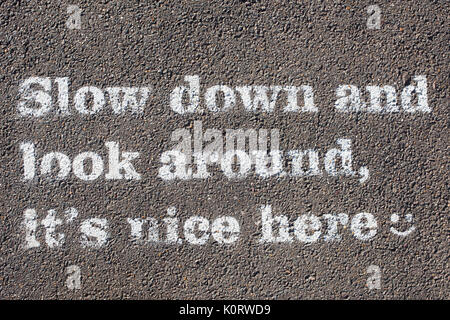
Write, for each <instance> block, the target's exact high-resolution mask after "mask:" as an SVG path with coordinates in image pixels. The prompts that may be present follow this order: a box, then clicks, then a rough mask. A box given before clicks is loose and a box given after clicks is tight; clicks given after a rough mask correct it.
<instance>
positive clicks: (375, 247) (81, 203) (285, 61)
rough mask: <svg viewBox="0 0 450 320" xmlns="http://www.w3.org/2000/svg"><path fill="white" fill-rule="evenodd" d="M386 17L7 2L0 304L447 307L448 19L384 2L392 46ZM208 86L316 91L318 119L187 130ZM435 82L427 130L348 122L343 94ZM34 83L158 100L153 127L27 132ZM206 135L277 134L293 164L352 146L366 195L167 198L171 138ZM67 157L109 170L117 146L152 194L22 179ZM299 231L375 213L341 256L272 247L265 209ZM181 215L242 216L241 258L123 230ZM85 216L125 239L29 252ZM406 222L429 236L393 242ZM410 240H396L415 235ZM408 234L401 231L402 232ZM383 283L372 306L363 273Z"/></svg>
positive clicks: (431, 10)
mask: <svg viewBox="0 0 450 320" xmlns="http://www.w3.org/2000/svg"><path fill="white" fill-rule="evenodd" d="M69 4H75V5H78V6H79V7H80V8H82V10H83V11H82V15H81V17H82V27H81V29H80V30H71V29H68V28H67V27H66V20H67V18H68V14H67V12H66V8H67V6H68V5H69ZM372 4H375V3H373V2H372V1H311V2H310V1H296V2H288V1H263V2H259V1H231V2H230V3H227V4H223V3H222V2H221V1H201V2H200V1H198V2H197V1H195V2H187V1H173V2H170V1H148V2H145V1H139V2H138V1H103V0H99V1H75V0H74V1H71V2H70V3H67V2H65V1H61V2H59V1H10V0H5V1H2V2H1V3H0V65H1V72H0V94H1V99H0V113H1V121H0V124H1V127H0V134H1V140H0V146H1V148H0V150H1V160H0V164H1V174H0V176H1V181H0V183H1V190H2V192H1V194H0V204H1V210H0V226H1V233H0V244H1V253H0V298H1V299H41V298H43V299H72V298H73V299H104V298H106V299H122V298H123V299H125V298H136V299H144V298H145V299H325V298H326V299H448V298H449V296H450V294H449V293H450V290H449V224H448V222H449V220H448V217H449V197H448V194H449V192H448V186H449V183H448V182H449V179H448V169H449V158H448V150H449V147H448V141H449V131H448V129H449V105H448V101H449V100H448V96H449V90H448V84H449V71H450V70H449V56H448V44H449V20H448V14H449V2H447V1H416V0H414V1H377V3H376V4H378V5H379V6H380V8H381V14H382V24H381V28H380V29H379V30H368V29H367V26H366V20H367V16H368V15H367V13H366V7H367V6H369V5H372ZM194 74H195V75H199V76H200V78H201V83H202V87H203V88H206V87H210V86H212V85H216V84H226V85H229V86H231V87H235V86H239V85H246V84H247V85H271V84H279V85H297V86H300V85H302V84H309V85H311V86H313V88H314V94H315V96H314V99H315V103H316V106H317V107H318V108H319V112H318V113H316V114H308V113H307V114H304V113H291V114H285V113H283V112H274V113H272V114H251V113H248V112H243V111H242V110H241V111H239V110H236V111H233V112H228V113H226V114H212V113H208V112H207V113H205V114H194V115H192V114H191V115H178V114H176V113H174V112H173V111H172V110H171V109H170V107H169V95H170V92H171V91H172V90H173V89H174V88H175V87H176V86H178V85H180V84H182V82H183V78H184V76H185V75H194ZM414 75H426V76H427V81H428V103H429V106H430V107H431V109H432V112H431V113H429V114H406V113H398V114H389V115H378V114H367V113H354V114H341V113H337V112H335V110H334V101H335V89H336V88H337V86H338V85H341V84H354V85H357V86H359V87H360V88H363V87H364V86H366V85H369V84H380V85H381V84H390V85H393V86H395V87H396V88H403V87H404V86H406V85H408V84H409V83H410V82H411V78H412V77H414ZM31 76H41V77H51V78H52V79H53V78H55V77H65V76H67V77H70V82H71V83H70V88H71V99H72V97H73V94H74V90H76V89H78V88H80V87H82V86H84V85H95V86H98V87H99V88H105V87H108V86H114V85H122V86H152V87H153V88H154V90H153V92H152V94H151V96H150V98H149V101H148V103H147V105H146V108H145V111H144V113H143V114H142V115H138V116H132V115H124V116H114V115H112V114H111V113H110V112H106V111H105V112H101V113H99V114H97V115H94V116H89V117H83V116H81V115H79V114H76V113H75V114H73V115H72V116H70V117H58V116H49V117H44V118H42V119H39V120H37V119H31V118H21V117H19V116H18V112H17V102H18V99H19V94H18V86H19V84H20V82H21V81H23V80H24V79H26V78H28V77H31ZM194 120H202V121H203V127H204V128H222V129H225V128H278V129H279V130H280V133H281V142H280V145H281V146H282V148H284V149H286V150H287V149H295V148H301V149H306V148H308V147H315V148H317V149H318V150H327V149H329V148H331V147H333V146H335V142H336V139H337V138H340V137H349V138H351V139H352V150H353V158H354V163H355V166H356V167H359V166H361V165H366V166H368V167H369V168H370V170H371V177H370V180H369V181H368V182H367V183H365V184H359V183H358V181H357V180H355V179H346V178H341V179H328V178H326V177H322V178H317V179H314V178H308V179H306V178H305V179H289V178H284V179H276V178H272V179H265V180H264V179H261V178H259V177H255V176H250V177H249V178H247V179H245V180H240V181H232V180H228V179H226V178H225V177H224V176H223V175H221V174H219V173H217V174H214V175H213V176H212V177H211V178H209V179H207V180H200V181H197V180H191V181H177V182H171V183H167V182H164V181H162V180H161V179H160V178H158V176H157V174H158V168H159V167H160V166H161V165H160V163H159V157H160V155H161V153H162V152H163V151H166V150H168V149H169V147H170V143H169V140H170V134H171V132H172V131H173V130H175V129H177V128H184V127H186V128H188V127H190V126H192V123H193V122H194ZM24 141H33V142H34V143H35V144H36V145H37V148H38V149H39V150H40V152H41V154H40V155H41V156H42V152H43V151H45V152H50V151H64V152H65V153H67V154H70V155H71V156H73V155H76V154H78V153H80V152H83V151H86V150H90V151H95V152H98V153H99V154H101V155H102V156H104V155H106V151H105V147H104V142H105V141H118V142H120V146H121V149H122V148H123V150H127V151H137V152H140V153H141V155H140V158H139V161H136V162H135V167H136V170H137V171H138V172H140V173H141V174H142V176H143V178H142V180H140V181H105V179H98V180H96V181H93V182H90V183H86V182H82V181H80V180H77V179H76V178H73V176H72V177H71V178H69V179H67V180H64V181H60V182H57V183H55V182H54V181H51V180H47V179H40V180H37V181H34V182H32V183H29V182H24V181H23V180H22V177H23V171H22V158H21V153H20V149H19V145H20V144H21V143H22V142H24ZM264 204H271V205H272V208H273V210H274V214H281V213H283V214H285V215H286V216H288V217H289V219H290V220H291V221H294V219H295V218H296V217H298V216H299V215H301V214H303V213H306V212H310V213H313V214H315V215H318V216H321V215H323V214H327V213H331V212H335V213H336V212H344V213H347V214H349V215H350V216H352V215H354V214H356V213H358V212H363V211H364V212H370V213H372V214H374V216H375V217H376V218H377V221H378V233H377V235H376V237H374V238H373V239H372V240H371V241H367V242H363V241H359V240H357V239H355V237H353V236H352V234H351V232H349V230H348V229H347V230H344V229H340V234H341V235H342V240H341V241H340V242H333V243H328V242H325V241H318V242H317V243H314V244H311V245H305V244H304V243H300V242H298V241H296V242H293V243H290V244H260V243H259V242H258V240H259V238H260V236H261V234H260V228H259V227H258V225H257V224H256V223H255V221H256V220H257V216H258V214H259V212H258V208H259V207H260V206H261V205H264ZM170 206H175V207H176V208H177V210H178V217H179V219H180V220H181V222H183V221H185V220H186V219H187V218H188V217H190V216H192V215H201V216H204V217H206V218H208V219H213V218H216V217H218V216H220V215H232V216H234V217H236V218H237V219H238V220H239V222H240V224H241V235H240V238H239V240H238V241H237V243H236V244H234V245H231V246H222V245H218V244H216V243H214V242H213V241H210V242H208V244H206V245H204V246H194V245H189V244H186V243H185V244H182V245H179V246H174V245H163V244H160V245H137V244H133V243H132V242H131V241H130V239H129V237H130V227H129V225H128V224H127V222H126V219H127V218H135V217H155V218H158V219H161V218H162V217H164V216H165V214H166V213H165V212H166V209H167V208H168V207H170ZM68 207H74V208H76V209H77V210H78V212H79V217H78V218H77V219H79V220H78V221H81V220H82V219H86V218H90V217H101V218H107V219H108V221H109V222H110V232H111V235H112V236H111V238H110V239H109V242H108V245H107V246H106V247H104V248H102V249H99V250H95V249H87V248H82V247H81V246H80V245H79V242H77V241H78V240H77V239H78V237H79V236H80V234H79V224H77V223H74V224H72V225H70V226H67V227H64V231H65V234H66V240H67V243H66V245H64V246H63V247H62V248H57V249H50V248H48V247H46V246H45V242H44V240H43V239H44V235H43V231H42V230H41V229H39V232H38V234H37V236H38V239H39V241H41V247H39V248H36V249H30V250H24V249H23V248H22V245H23V242H24V236H25V235H24V231H23V228H22V223H23V212H24V210H25V209H26V208H36V210H37V212H38V215H39V220H41V219H43V218H44V217H45V215H46V212H47V210H48V209H51V208H56V209H57V210H59V212H62V211H63V210H65V209H67V208H68ZM394 213H399V214H401V215H404V214H407V213H410V214H412V215H413V216H414V226H415V228H416V230H415V232H413V233H412V234H411V235H408V236H407V237H404V238H401V237H398V236H396V235H395V234H393V233H392V232H390V231H389V228H390V227H391V226H392V225H391V222H390V217H391V215H392V214H394ZM407 227H408V225H403V226H400V227H399V229H402V228H403V229H404V228H407ZM403 229H402V230H403ZM70 265H77V266H79V268H80V270H81V289H79V290H70V289H68V287H67V286H66V278H67V275H66V268H67V267H68V266H70ZM370 265H377V266H379V267H380V270H381V273H382V274H381V289H379V290H377V289H374V290H370V289H369V288H368V287H367V285H366V281H367V278H368V277H369V275H368V274H367V272H366V270H367V268H368V266H370Z"/></svg>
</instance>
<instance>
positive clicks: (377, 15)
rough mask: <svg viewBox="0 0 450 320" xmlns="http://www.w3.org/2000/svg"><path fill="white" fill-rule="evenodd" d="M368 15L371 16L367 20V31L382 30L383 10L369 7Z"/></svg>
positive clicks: (377, 7)
mask: <svg viewBox="0 0 450 320" xmlns="http://www.w3.org/2000/svg"><path fill="white" fill-rule="evenodd" d="M367 13H368V14H369V15H370V16H369V17H368V18H367V29H370V30H373V29H380V28H381V9H380V7H379V6H378V5H376V4H375V5H371V6H368V7H367Z"/></svg>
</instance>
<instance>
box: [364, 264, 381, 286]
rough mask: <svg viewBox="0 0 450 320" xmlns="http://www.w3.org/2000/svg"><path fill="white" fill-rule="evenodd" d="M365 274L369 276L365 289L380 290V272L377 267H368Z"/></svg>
mask: <svg viewBox="0 0 450 320" xmlns="http://www.w3.org/2000/svg"><path fill="white" fill-rule="evenodd" d="M367 274H369V275H370V277H369V278H367V282H366V283H367V287H368V288H369V290H373V289H381V270H380V267H379V266H376V265H373V264H372V265H370V266H369V267H368V268H367Z"/></svg>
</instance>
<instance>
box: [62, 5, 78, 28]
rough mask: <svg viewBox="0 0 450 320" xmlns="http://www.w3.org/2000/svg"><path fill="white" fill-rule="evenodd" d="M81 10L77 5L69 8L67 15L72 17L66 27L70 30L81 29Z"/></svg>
mask: <svg viewBox="0 0 450 320" xmlns="http://www.w3.org/2000/svg"><path fill="white" fill-rule="evenodd" d="M81 11H82V10H81V9H80V7H78V6H76V5H70V6H68V7H67V13H68V14H69V15H70V16H69V19H67V21H66V27H67V28H69V29H72V30H73V29H78V30H79V29H81Z"/></svg>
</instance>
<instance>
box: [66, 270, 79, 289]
mask: <svg viewBox="0 0 450 320" xmlns="http://www.w3.org/2000/svg"><path fill="white" fill-rule="evenodd" d="M66 274H67V275H68V277H67V279H66V286H67V288H69V290H76V289H81V271H80V267H79V266H77V265H71V266H68V267H67V268H66Z"/></svg>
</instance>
